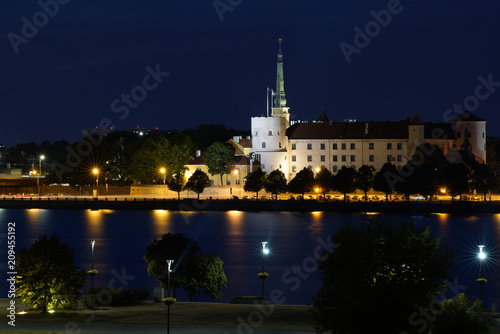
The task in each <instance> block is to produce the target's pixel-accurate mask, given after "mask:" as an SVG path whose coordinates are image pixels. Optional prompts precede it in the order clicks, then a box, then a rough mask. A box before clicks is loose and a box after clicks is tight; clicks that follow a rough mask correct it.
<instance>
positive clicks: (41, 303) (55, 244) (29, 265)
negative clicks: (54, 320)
mask: <svg viewBox="0 0 500 334" xmlns="http://www.w3.org/2000/svg"><path fill="white" fill-rule="evenodd" d="M74 259H75V255H74V251H73V249H71V248H70V247H69V246H68V245H66V244H65V243H63V242H61V240H60V239H59V238H58V237H57V236H56V235H53V236H51V237H50V238H48V237H47V236H46V235H42V236H40V238H38V240H36V241H35V242H34V243H33V244H32V245H31V247H30V248H29V249H23V250H21V251H19V256H18V261H17V272H18V278H17V280H16V282H17V284H18V289H17V290H16V294H17V295H18V296H21V300H22V302H23V303H26V304H28V305H30V306H32V307H34V308H40V309H42V312H47V310H48V309H49V308H54V307H60V306H65V305H70V304H72V303H74V302H75V301H76V300H77V296H78V295H79V294H80V293H81V289H82V287H83V286H84V285H85V271H83V270H81V269H80V267H78V266H76V265H75V264H74Z"/></svg>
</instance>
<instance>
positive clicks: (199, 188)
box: [186, 170, 210, 199]
mask: <svg viewBox="0 0 500 334" xmlns="http://www.w3.org/2000/svg"><path fill="white" fill-rule="evenodd" d="M209 186H210V179H209V177H208V175H207V173H205V172H204V171H202V170H196V171H195V172H194V173H193V175H191V176H190V177H189V179H188V181H187V183H186V189H189V190H191V191H194V192H195V193H196V194H197V195H198V199H200V194H201V193H203V190H205V188H206V187H209Z"/></svg>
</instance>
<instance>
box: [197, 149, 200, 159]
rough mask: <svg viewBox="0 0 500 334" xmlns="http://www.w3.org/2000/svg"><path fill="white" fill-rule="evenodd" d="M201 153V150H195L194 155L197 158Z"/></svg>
mask: <svg viewBox="0 0 500 334" xmlns="http://www.w3.org/2000/svg"><path fill="white" fill-rule="evenodd" d="M200 155H201V150H196V157H197V158H199V157H200Z"/></svg>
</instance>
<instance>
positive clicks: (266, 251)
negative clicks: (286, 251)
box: [260, 241, 269, 296]
mask: <svg viewBox="0 0 500 334" xmlns="http://www.w3.org/2000/svg"><path fill="white" fill-rule="evenodd" d="M261 244H262V272H261V275H262V276H260V279H261V280H262V291H261V296H264V280H265V279H266V278H267V275H266V274H265V271H264V259H265V257H266V255H267V254H269V248H267V247H266V246H267V241H262V242H261Z"/></svg>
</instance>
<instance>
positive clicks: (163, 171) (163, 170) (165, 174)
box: [160, 167, 167, 184]
mask: <svg viewBox="0 0 500 334" xmlns="http://www.w3.org/2000/svg"><path fill="white" fill-rule="evenodd" d="M160 174H162V175H163V184H165V178H166V176H167V170H166V169H165V167H162V168H160Z"/></svg>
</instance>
